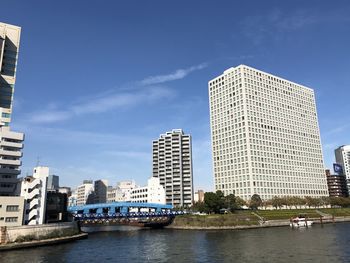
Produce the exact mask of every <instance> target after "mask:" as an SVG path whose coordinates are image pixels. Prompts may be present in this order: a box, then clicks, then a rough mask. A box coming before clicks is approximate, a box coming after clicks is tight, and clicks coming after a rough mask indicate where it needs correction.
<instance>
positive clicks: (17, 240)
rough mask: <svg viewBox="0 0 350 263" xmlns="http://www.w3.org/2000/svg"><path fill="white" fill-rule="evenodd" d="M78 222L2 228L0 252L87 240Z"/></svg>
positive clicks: (0, 232)
mask: <svg viewBox="0 0 350 263" xmlns="http://www.w3.org/2000/svg"><path fill="white" fill-rule="evenodd" d="M86 237H87V234H86V233H81V231H80V228H79V225H78V223H77V222H67V223H57V224H44V225H25V226H16V227H1V231H0V241H1V242H0V251H1V250H10V249H19V248H27V247H36V246H44V245H52V244H58V243H64V242H70V241H74V240H78V239H82V238H86Z"/></svg>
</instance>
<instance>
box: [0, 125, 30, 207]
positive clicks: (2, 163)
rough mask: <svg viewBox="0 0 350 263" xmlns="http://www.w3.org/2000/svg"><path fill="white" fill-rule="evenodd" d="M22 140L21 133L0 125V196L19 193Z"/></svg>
mask: <svg viewBox="0 0 350 263" xmlns="http://www.w3.org/2000/svg"><path fill="white" fill-rule="evenodd" d="M23 140H24V135H23V133H19V132H12V131H10V130H9V127H0V196H18V195H19V192H20V189H19V188H18V187H17V186H18V179H17V176H18V175H19V174H20V173H21V170H20V167H21V165H22V162H21V160H20V158H21V157H22V152H21V150H22V149H23ZM0 198H1V197H0ZM0 203H1V201H0Z"/></svg>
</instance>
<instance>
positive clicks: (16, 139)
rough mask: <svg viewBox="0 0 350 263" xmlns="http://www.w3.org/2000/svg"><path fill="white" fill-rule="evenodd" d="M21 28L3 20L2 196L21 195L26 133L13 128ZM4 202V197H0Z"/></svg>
mask: <svg viewBox="0 0 350 263" xmlns="http://www.w3.org/2000/svg"><path fill="white" fill-rule="evenodd" d="M20 35H21V28H20V27H18V26H13V25H9V24H4V23H0V196H14V195H19V189H16V185H17V182H18V180H17V176H18V175H19V174H20V169H19V168H20V166H21V161H20V158H21V157H22V153H21V149H22V148H23V140H24V135H23V133H18V132H12V131H10V127H9V124H10V122H11V113H12V101H13V92H14V86H15V82H16V66H17V59H18V50H19V41H20ZM0 203H1V200H0Z"/></svg>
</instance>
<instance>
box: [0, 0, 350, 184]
mask: <svg viewBox="0 0 350 263" xmlns="http://www.w3.org/2000/svg"><path fill="white" fill-rule="evenodd" d="M0 6H1V11H2V12H1V14H2V15H1V19H0V20H1V21H2V22H5V23H10V24H15V25H19V26H21V27H22V36H21V47H20V55H19V62H18V69H17V83H16V90H15V102H14V113H13V118H12V119H13V123H12V129H14V130H17V131H23V132H25V133H26V141H25V148H24V156H23V167H22V174H23V175H25V174H26V173H31V171H32V168H33V167H34V166H35V165H36V163H37V160H38V158H39V160H40V164H41V165H47V166H49V167H50V168H51V171H52V172H53V173H55V174H57V175H59V176H60V184H61V185H68V186H72V187H75V186H77V185H78V184H80V183H81V182H82V180H83V179H99V178H104V179H108V180H109V182H110V184H113V185H114V184H115V183H116V182H117V181H120V180H125V179H135V180H136V182H137V183H138V184H140V185H143V184H145V183H146V180H147V178H148V177H149V176H151V162H152V160H151V145H152V140H154V139H157V138H158V136H159V134H161V133H164V132H166V131H169V130H171V129H177V128H182V129H183V130H184V131H185V132H186V133H190V134H192V137H193V146H192V147H193V166H194V185H195V189H205V190H213V179H212V165H211V148H210V127H209V110H208V108H209V106H208V92H207V82H208V80H210V79H212V78H213V77H215V76H217V75H219V74H221V73H222V72H223V71H224V70H225V69H227V68H229V67H232V66H237V65H239V64H246V65H249V66H252V67H255V68H258V69H260V70H263V71H266V72H270V73H272V74H275V75H278V76H281V77H283V78H286V79H288V80H292V81H294V82H297V83H300V84H303V85H305V86H309V87H311V88H313V89H314V90H315V93H316V98H317V107H318V115H319V123H320V130H321V137H322V144H323V151H324V157H325V164H326V166H327V167H330V166H331V164H332V162H333V159H334V153H333V151H334V149H335V148H336V147H337V146H339V145H343V144H349V143H350V138H349V130H350V115H349V113H348V105H349V104H348V101H349V98H350V90H349V88H350V85H349V83H350V49H349V47H350V16H349V14H350V3H349V2H348V1H107V0H105V1H65V0H64V1H43V0H40V1H39V0H33V1H24V0H23V1H16V0H11V1H5V0H2V1H1V3H0Z"/></svg>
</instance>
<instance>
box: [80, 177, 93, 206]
mask: <svg viewBox="0 0 350 263" xmlns="http://www.w3.org/2000/svg"><path fill="white" fill-rule="evenodd" d="M93 200H94V183H93V181H92V180H84V181H83V184H82V185H79V186H78V188H77V190H76V205H86V204H87V203H93Z"/></svg>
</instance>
